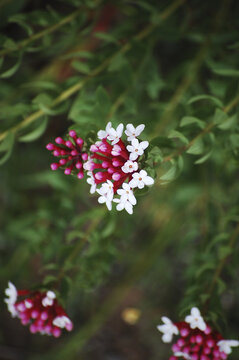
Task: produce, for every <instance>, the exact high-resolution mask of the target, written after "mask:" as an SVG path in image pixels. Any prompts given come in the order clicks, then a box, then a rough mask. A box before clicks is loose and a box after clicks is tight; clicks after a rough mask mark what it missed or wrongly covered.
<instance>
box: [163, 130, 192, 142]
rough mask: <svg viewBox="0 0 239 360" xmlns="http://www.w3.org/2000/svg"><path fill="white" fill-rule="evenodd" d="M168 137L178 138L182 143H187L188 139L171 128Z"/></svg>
mask: <svg viewBox="0 0 239 360" xmlns="http://www.w3.org/2000/svg"><path fill="white" fill-rule="evenodd" d="M168 137H169V139H172V138H177V139H180V140H181V141H182V142H183V143H184V144H188V143H189V140H188V139H187V138H186V136H185V135H183V134H182V133H181V132H179V131H176V130H171V131H170V133H169V135H168Z"/></svg>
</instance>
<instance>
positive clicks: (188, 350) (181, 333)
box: [157, 307, 239, 360]
mask: <svg viewBox="0 0 239 360" xmlns="http://www.w3.org/2000/svg"><path fill="white" fill-rule="evenodd" d="M186 319H187V321H186ZM162 321H163V323H164V324H163V325H158V327H157V328H158V330H159V331H161V332H162V333H163V337H162V340H163V341H164V342H171V341H172V338H173V336H174V335H178V339H177V340H176V341H175V342H174V343H173V345H172V351H173V355H172V356H171V357H170V358H169V360H177V359H178V358H183V359H185V360H225V359H227V357H228V354H230V353H231V351H232V349H231V348H232V347H234V346H239V341H237V340H224V339H223V337H222V335H221V334H220V333H219V332H218V331H216V330H213V329H212V328H211V327H210V326H209V325H208V324H206V322H205V321H204V320H203V318H202V316H201V313H200V311H199V309H198V308H196V307H193V308H192V309H191V314H190V315H188V316H186V318H185V321H181V322H176V323H173V322H172V321H171V320H170V319H168V318H167V317H162Z"/></svg>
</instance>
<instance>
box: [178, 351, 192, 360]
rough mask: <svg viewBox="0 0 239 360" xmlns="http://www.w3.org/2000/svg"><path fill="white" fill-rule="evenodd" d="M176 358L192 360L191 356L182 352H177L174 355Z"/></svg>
mask: <svg viewBox="0 0 239 360" xmlns="http://www.w3.org/2000/svg"><path fill="white" fill-rule="evenodd" d="M174 355H175V356H177V357H183V358H184V359H185V360H191V359H192V358H191V356H190V355H188V354H187V353H184V352H181V351H177V352H175V353H174Z"/></svg>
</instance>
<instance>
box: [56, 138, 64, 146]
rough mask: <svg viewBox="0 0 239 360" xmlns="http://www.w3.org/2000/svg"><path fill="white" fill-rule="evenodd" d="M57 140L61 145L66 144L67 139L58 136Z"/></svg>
mask: <svg viewBox="0 0 239 360" xmlns="http://www.w3.org/2000/svg"><path fill="white" fill-rule="evenodd" d="M55 142H56V143H57V144H59V145H61V144H65V141H64V140H63V139H62V138H61V137H57V138H56V139H55Z"/></svg>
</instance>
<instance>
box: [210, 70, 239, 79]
mask: <svg viewBox="0 0 239 360" xmlns="http://www.w3.org/2000/svg"><path fill="white" fill-rule="evenodd" d="M212 71H213V72H214V74H217V75H221V76H230V77H239V70H236V69H217V68H212Z"/></svg>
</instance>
